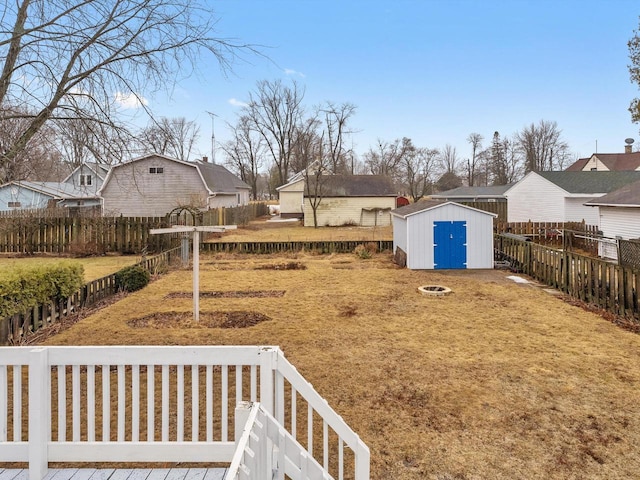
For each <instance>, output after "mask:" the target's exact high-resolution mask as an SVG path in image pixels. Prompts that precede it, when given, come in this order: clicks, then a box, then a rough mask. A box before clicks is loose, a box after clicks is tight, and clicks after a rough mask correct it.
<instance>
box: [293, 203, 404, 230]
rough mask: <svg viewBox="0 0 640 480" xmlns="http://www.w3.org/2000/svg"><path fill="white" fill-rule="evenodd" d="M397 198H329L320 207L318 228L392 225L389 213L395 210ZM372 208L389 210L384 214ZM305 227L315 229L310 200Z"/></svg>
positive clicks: (306, 205) (306, 211)
mask: <svg viewBox="0 0 640 480" xmlns="http://www.w3.org/2000/svg"><path fill="white" fill-rule="evenodd" d="M395 206H396V198H395V197H328V198H323V199H322V201H321V202H320V205H318V209H317V215H318V226H319V227H324V226H340V225H360V226H363V227H373V226H375V225H378V226H386V225H391V215H390V214H389V211H390V210H392V209H393V208H395ZM372 208H380V209H387V210H385V211H382V212H372V211H368V210H371V209H372ZM304 226H305V227H313V226H314V224H313V209H312V208H311V203H310V199H309V198H305V202H304Z"/></svg>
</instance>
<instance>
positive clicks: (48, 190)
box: [0, 180, 95, 200]
mask: <svg viewBox="0 0 640 480" xmlns="http://www.w3.org/2000/svg"><path fill="white" fill-rule="evenodd" d="M8 185H15V186H16V187H21V188H26V189H28V190H33V191H35V192H39V193H42V194H44V195H48V196H50V197H52V198H54V199H59V200H64V199H71V198H95V195H87V192H86V191H85V190H83V189H80V188H76V187H74V186H73V185H71V184H69V183H64V182H30V181H26V180H21V181H13V182H9V183H5V184H4V185H2V186H0V188H1V187H6V186H8Z"/></svg>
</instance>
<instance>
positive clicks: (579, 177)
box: [537, 170, 640, 195]
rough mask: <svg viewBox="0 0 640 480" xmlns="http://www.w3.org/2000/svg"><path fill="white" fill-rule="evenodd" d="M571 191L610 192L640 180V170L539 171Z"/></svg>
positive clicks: (578, 192)
mask: <svg viewBox="0 0 640 480" xmlns="http://www.w3.org/2000/svg"><path fill="white" fill-rule="evenodd" d="M537 173H538V175H540V176H541V177H543V178H545V179H547V180H549V181H550V182H551V183H554V184H555V185H557V186H558V187H560V188H562V189H563V190H565V191H567V192H569V193H576V194H580V193H583V194H585V195H589V194H592V193H609V192H613V191H614V190H617V189H618V188H620V187H622V186H624V185H626V184H628V183H631V182H633V181H635V180H640V172H628V171H627V172H622V171H618V172H568V171H566V170H565V171H562V172H537Z"/></svg>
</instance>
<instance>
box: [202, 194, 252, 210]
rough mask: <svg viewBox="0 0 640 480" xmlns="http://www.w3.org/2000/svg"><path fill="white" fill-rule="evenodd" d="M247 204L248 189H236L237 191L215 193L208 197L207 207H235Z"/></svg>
mask: <svg viewBox="0 0 640 480" xmlns="http://www.w3.org/2000/svg"><path fill="white" fill-rule="evenodd" d="M244 205H249V190H238V192H237V193H229V194H227V193H225V194H217V195H216V196H215V197H209V208H220V207H226V208H229V207H237V206H244Z"/></svg>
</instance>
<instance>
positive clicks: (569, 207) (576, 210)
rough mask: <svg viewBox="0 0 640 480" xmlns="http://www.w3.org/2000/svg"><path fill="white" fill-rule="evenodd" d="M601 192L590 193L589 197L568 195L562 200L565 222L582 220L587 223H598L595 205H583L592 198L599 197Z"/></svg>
mask: <svg viewBox="0 0 640 480" xmlns="http://www.w3.org/2000/svg"><path fill="white" fill-rule="evenodd" d="M602 195H603V194H597V195H590V196H589V197H578V198H576V197H568V198H566V199H565V202H564V216H565V220H564V221H565V222H581V221H583V220H584V222H585V223H586V224H587V225H598V222H599V215H598V209H597V207H587V206H585V205H584V203H585V202H588V201H589V200H591V199H592V198H596V197H601V196H602Z"/></svg>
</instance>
